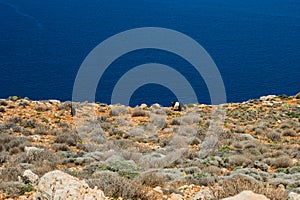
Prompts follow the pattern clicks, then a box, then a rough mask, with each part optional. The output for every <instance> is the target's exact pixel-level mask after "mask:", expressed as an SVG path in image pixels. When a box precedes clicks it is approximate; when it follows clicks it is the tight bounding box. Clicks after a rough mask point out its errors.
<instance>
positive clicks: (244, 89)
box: [0, 0, 300, 106]
mask: <svg viewBox="0 0 300 200" xmlns="http://www.w3.org/2000/svg"><path fill="white" fill-rule="evenodd" d="M142 27H162V28H166V29H172V30H175V31H178V32H181V33H183V34H185V35H187V36H189V37H190V38H193V39H194V40H195V41H197V42H198V43H199V44H200V45H201V46H202V47H203V48H204V49H205V50H206V51H207V52H208V54H209V55H210V57H211V58H212V59H213V60H214V62H215V64H216V66H217V67H218V70H219V72H220V75H221V77H222V80H223V83H224V86H225V91H226V100H224V103H226V102H242V101H247V100H250V99H256V98H259V97H260V96H264V95H269V94H275V95H281V94H285V95H295V94H296V93H298V92H300V81H299V80H300V34H299V33H300V1H299V0H242V1H241V0H151V1H150V0H127V1H120V0H86V1H83V0H48V1H47V0H43V1H41V0H26V1H25V0H0V78H1V82H0V98H7V97H8V96H13V95H17V96H21V97H28V98H30V99H33V100H44V99H58V100H61V101H71V100H72V91H73V86H74V81H75V79H76V76H77V73H78V70H79V68H80V66H81V64H82V63H83V61H84V60H85V58H86V57H87V55H89V53H90V52H91V51H92V50H93V49H94V48H95V47H96V46H97V45H99V44H101V43H102V42H103V41H105V40H106V39H108V38H110V37H111V36H113V35H116V34H118V33H120V32H123V31H126V30H130V29H135V28H142ZM145 63H160V64H163V65H167V66H169V67H171V68H173V69H175V70H177V71H178V72H180V73H181V74H182V75H184V76H185V78H186V79H187V80H188V81H189V82H190V84H191V85H192V86H193V89H194V90H195V91H196V94H197V98H198V103H205V104H211V97H210V91H209V90H208V87H207V85H206V83H205V81H204V80H203V77H201V76H196V77H195V70H193V66H192V65H191V64H190V63H189V62H188V61H187V60H186V59H184V58H182V57H180V56H178V55H175V54H174V53H172V52H168V51H163V50H160V49H139V50H135V51H132V52H128V53H126V54H124V55H122V56H120V57H119V58H117V59H116V60H115V61H114V62H113V63H111V65H110V66H109V67H108V68H107V70H106V71H105V73H104V74H103V76H102V77H101V78H100V81H99V83H98V87H97V92H96V94H95V101H96V102H102V103H108V104H109V103H111V97H112V91H113V89H114V86H115V85H116V83H117V81H118V80H119V79H120V78H121V77H122V75H123V74H125V73H126V72H128V71H129V70H130V69H132V68H133V67H135V66H138V65H142V64H145ZM139 78H141V77H139ZM176 100H177V96H176V94H174V91H172V90H171V89H170V88H168V87H167V86H164V85H162V84H157V83H149V84H145V85H141V86H139V87H138V89H136V90H135V91H134V93H133V94H132V96H131V98H130V105H131V106H135V105H139V104H141V103H146V104H148V105H150V104H153V103H159V104H161V105H164V106H169V105H170V102H172V101H176ZM188 103H195V102H188Z"/></svg>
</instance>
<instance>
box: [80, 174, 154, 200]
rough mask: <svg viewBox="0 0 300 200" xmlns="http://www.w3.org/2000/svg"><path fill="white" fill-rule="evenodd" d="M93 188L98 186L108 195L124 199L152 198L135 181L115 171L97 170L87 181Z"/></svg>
mask: <svg viewBox="0 0 300 200" xmlns="http://www.w3.org/2000/svg"><path fill="white" fill-rule="evenodd" d="M86 182H87V183H88V185H89V186H90V187H91V188H94V187H95V186H97V187H98V188H99V189H100V190H102V191H103V192H104V194H105V195H106V196H109V197H113V198H118V197H122V198H123V199H145V200H147V199H152V198H150V197H147V194H146V191H145V190H144V189H143V188H142V187H141V186H139V185H137V184H136V183H135V182H134V181H132V180H129V179H126V178H124V177H121V176H119V175H118V174H117V173H115V172H109V171H102V172H97V173H96V174H94V175H93V176H92V178H91V179H88V180H87V181H86Z"/></svg>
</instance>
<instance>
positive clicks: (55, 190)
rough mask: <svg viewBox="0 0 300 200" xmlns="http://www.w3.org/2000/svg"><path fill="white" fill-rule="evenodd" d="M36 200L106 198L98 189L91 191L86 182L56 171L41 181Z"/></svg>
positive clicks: (101, 199) (100, 199) (95, 199)
mask: <svg viewBox="0 0 300 200" xmlns="http://www.w3.org/2000/svg"><path fill="white" fill-rule="evenodd" d="M34 199H35V200H39V199H40V200H48V199H49V200H50V199H65V200H73V199H82V200H104V199H105V196H104V194H103V192H102V191H101V190H98V189H97V188H96V187H95V188H94V189H91V188H90V187H89V186H88V185H87V184H86V183H85V181H81V180H79V179H77V178H75V177H73V176H71V175H69V174H67V173H64V172H62V171H59V170H55V171H52V172H48V173H46V174H45V175H44V176H43V177H42V178H41V179H40V182H39V184H38V188H37V192H36V194H35V196H34Z"/></svg>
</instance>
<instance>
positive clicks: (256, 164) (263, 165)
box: [254, 160, 269, 171]
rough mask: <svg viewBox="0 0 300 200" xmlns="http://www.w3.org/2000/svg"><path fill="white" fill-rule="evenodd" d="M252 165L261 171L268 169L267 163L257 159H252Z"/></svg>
mask: <svg viewBox="0 0 300 200" xmlns="http://www.w3.org/2000/svg"><path fill="white" fill-rule="evenodd" d="M254 167H256V168H258V169H261V170H262V171H268V169H269V165H267V164H266V163H263V162H260V161H258V160H256V161H254Z"/></svg>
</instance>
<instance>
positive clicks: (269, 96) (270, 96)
mask: <svg viewBox="0 0 300 200" xmlns="http://www.w3.org/2000/svg"><path fill="white" fill-rule="evenodd" d="M275 97H276V95H268V96H262V97H260V98H259V100H261V101H270V100H272V99H274V98H275Z"/></svg>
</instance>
